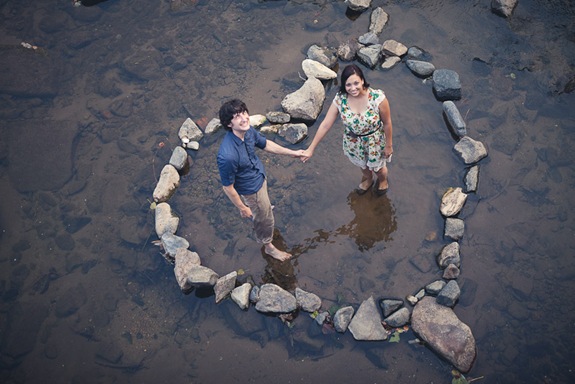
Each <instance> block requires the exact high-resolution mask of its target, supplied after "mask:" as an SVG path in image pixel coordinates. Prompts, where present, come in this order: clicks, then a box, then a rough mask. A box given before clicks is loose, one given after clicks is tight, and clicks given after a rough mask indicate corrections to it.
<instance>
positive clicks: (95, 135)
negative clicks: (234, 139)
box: [0, 0, 575, 383]
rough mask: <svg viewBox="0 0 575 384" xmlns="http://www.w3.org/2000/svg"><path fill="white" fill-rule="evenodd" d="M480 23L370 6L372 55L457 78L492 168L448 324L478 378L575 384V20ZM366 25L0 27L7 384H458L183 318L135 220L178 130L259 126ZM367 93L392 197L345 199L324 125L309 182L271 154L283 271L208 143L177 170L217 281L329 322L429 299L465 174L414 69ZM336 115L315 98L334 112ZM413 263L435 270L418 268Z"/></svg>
mask: <svg viewBox="0 0 575 384" xmlns="http://www.w3.org/2000/svg"><path fill="white" fill-rule="evenodd" d="M488 3H489V2H487V3H474V4H467V3H461V2H447V3H446V2H442V1H427V2H424V3H421V2H414V1H402V2H399V3H394V4H391V3H387V2H377V1H374V2H373V5H374V6H376V5H377V6H379V5H382V6H383V8H384V9H385V10H386V12H387V13H389V14H390V22H389V24H388V26H387V27H386V29H385V31H384V34H383V35H382V36H384V37H385V38H386V39H387V38H393V39H395V40H398V41H400V42H402V43H404V44H406V45H408V46H411V45H417V46H420V47H422V48H424V49H426V50H427V51H428V52H429V53H430V54H431V56H432V61H433V62H434V64H435V65H436V66H437V67H439V68H449V69H453V70H456V71H457V72H458V73H459V75H460V77H461V79H462V84H463V90H464V94H463V98H462V100H461V101H459V102H458V103H457V105H458V107H459V109H460V111H461V112H462V114H463V115H464V117H465V119H466V122H467V125H468V132H469V134H470V136H471V137H473V138H474V139H477V140H480V141H482V142H483V143H484V144H485V145H486V146H487V147H488V150H489V157H488V158H487V159H485V161H484V162H482V163H481V169H480V183H479V190H478V192H477V194H476V195H475V196H473V198H472V199H470V201H469V202H468V204H467V206H466V209H465V210H464V212H463V215H464V216H465V217H464V219H465V221H466V233H465V235H464V238H463V240H462V242H461V246H462V258H463V261H462V264H463V270H462V277H461V279H460V285H461V287H462V297H461V299H460V302H459V304H458V305H457V306H456V308H455V311H456V313H457V315H458V316H459V317H460V318H461V319H462V320H463V321H464V322H466V323H467V324H469V325H470V327H471V329H472V330H473V332H474V335H475V337H476V340H477V345H478V358H477V361H476V363H475V365H474V368H473V370H472V371H471V372H470V374H469V377H477V376H485V381H486V382H487V381H488V382H570V381H573V372H572V370H571V365H572V364H571V362H572V361H573V358H574V356H573V355H574V354H573V352H572V348H571V346H572V345H573V342H574V341H575V340H573V335H574V334H575V333H573V332H571V331H572V328H573V326H572V321H571V313H572V312H573V308H572V307H573V306H572V304H570V303H569V301H568V300H565V296H564V292H569V291H570V289H571V288H573V284H574V281H575V280H574V279H575V274H574V273H573V271H574V270H575V268H574V265H573V261H572V258H571V257H570V255H571V254H572V248H573V240H572V232H573V228H574V223H573V209H572V208H571V207H573V206H574V203H575V202H574V201H573V198H572V197H571V194H570V193H569V192H568V191H569V186H570V185H572V184H573V180H574V174H573V169H572V166H571V164H572V163H573V160H574V159H573V155H572V151H571V150H570V148H571V147H572V145H570V144H572V143H573V133H572V129H571V128H572V126H573V123H574V121H575V116H574V115H573V108H572V105H573V97H574V96H573V94H572V93H569V92H568V91H569V90H570V86H569V84H571V83H570V82H571V81H572V79H573V72H572V68H573V67H574V65H575V63H574V61H575V48H574V45H573V44H574V43H573V41H574V39H573V36H574V30H573V23H572V20H573V16H574V14H575V9H574V8H573V6H572V4H571V3H565V2H561V1H552V2H540V1H527V0H522V1H521V2H520V3H519V6H518V7H517V9H516V10H515V12H514V15H513V17H512V18H511V19H509V20H505V19H502V18H500V17H497V16H495V15H493V14H491V12H490V10H489V4H488ZM368 16H369V13H364V14H361V15H353V17H352V16H350V15H348V14H346V6H345V4H344V3H342V2H339V1H265V2H262V1H248V2H236V1H207V0H178V1H166V2H155V1H117V0H109V1H106V2H102V3H100V4H97V5H94V6H90V7H73V5H72V1H68V2H56V1H50V2H48V3H41V4H40V3H38V2H31V1H18V2H15V1H8V2H4V3H3V4H2V5H0V19H1V23H0V25H1V26H2V27H0V28H1V29H2V32H3V33H2V34H1V35H2V37H1V38H0V52H1V54H2V57H3V60H2V63H0V68H1V69H2V71H1V73H2V75H0V100H1V103H0V116H1V119H0V191H1V197H2V199H1V203H0V212H1V214H0V227H1V231H0V271H1V272H0V297H1V298H2V301H1V302H0V338H1V341H2V342H1V343H0V345H2V347H0V378H1V379H2V381H3V382H36V381H38V379H44V378H47V377H58V378H59V379H60V380H62V381H76V380H78V381H79V380H82V381H86V380H88V381H99V382H101V381H105V382H109V381H122V382H136V381H137V382H142V381H158V382H159V381H165V380H166V378H170V380H172V381H178V382H179V381H193V382H195V381H198V382H214V381H225V382H247V381H271V380H273V381H279V382H293V381H295V380H298V381H318V380H320V379H321V380H322V381H334V382H351V381H352V380H353V381H367V380H370V381H378V379H375V378H379V381H386V382H387V381H390V382H413V383H428V382H445V381H448V380H450V378H451V374H450V369H451V367H450V366H449V365H448V364H446V363H444V362H442V361H440V360H439V359H438V358H437V357H436V356H435V355H433V354H432V353H431V352H429V350H427V349H426V348H424V347H419V346H415V345H411V344H408V343H407V340H408V339H409V338H413V337H414V335H412V334H410V333H409V332H408V333H407V334H404V335H402V338H401V341H400V343H398V344H390V343H358V342H355V341H354V340H353V339H352V338H351V336H350V335H349V334H345V335H339V334H333V333H330V332H329V330H326V329H322V328H321V327H317V326H316V325H315V324H314V322H313V320H312V319H310V318H308V317H307V316H303V315H300V316H299V317H298V318H297V319H296V322H295V327H293V328H288V327H286V326H284V325H283V324H282V323H281V322H280V321H279V320H277V318H272V317H266V316H261V315H260V314H258V313H255V311H254V310H250V311H248V312H242V311H239V310H238V309H237V308H235V307H234V306H233V305H231V303H229V302H224V303H222V304H220V305H217V306H216V305H215V304H214V303H213V300H212V298H211V297H209V296H208V297H204V296H206V295H209V293H208V294H203V293H197V294H196V293H194V294H191V295H187V296H186V295H183V294H181V292H179V290H178V287H177V284H176V282H175V280H174V276H173V268H172V266H171V265H170V264H168V263H167V262H166V261H165V260H164V258H163V257H162V256H161V254H160V249H159V248H157V247H155V246H154V245H152V244H151V241H152V240H155V234H154V232H153V228H154V226H153V212H151V211H150V210H149V204H150V201H149V199H151V195H152V190H153V188H154V186H155V183H156V181H157V177H158V175H159V172H160V170H161V167H162V166H163V164H165V163H166V162H167V161H168V160H169V157H170V154H171V151H172V149H173V148H174V146H175V145H177V144H178V138H177V129H178V128H179V126H180V125H181V123H182V122H183V121H184V120H185V118H187V117H191V118H193V119H194V120H195V121H196V122H197V123H198V124H199V125H200V126H201V127H205V125H206V124H207V122H208V121H209V120H210V119H211V118H212V117H213V116H215V113H216V111H217V109H218V108H219V105H220V104H221V102H222V101H223V100H225V99H227V98H230V97H241V98H242V99H244V101H246V103H247V104H248V106H250V111H251V112H252V113H265V112H267V111H270V110H279V109H280V102H281V100H282V98H283V96H284V95H285V94H287V93H289V92H292V91H293V90H295V89H296V88H297V87H299V84H300V79H299V74H298V72H301V67H300V65H301V61H302V59H303V58H304V55H305V51H306V50H307V48H308V47H309V46H310V45H311V44H320V45H323V44H328V45H334V46H335V45H337V43H338V42H341V41H344V40H346V39H348V38H351V37H357V36H359V35H361V34H363V33H365V32H366V31H367V28H368V26H369V17H368ZM22 42H26V43H29V44H30V45H32V46H36V47H37V48H38V49H34V48H26V47H24V46H23V45H21V43H22ZM367 76H368V79H369V80H370V82H371V83H372V84H374V85H377V86H378V87H381V88H383V89H384V90H385V92H386V94H387V95H388V97H389V99H390V103H391V110H392V118H393V121H394V136H395V137H394V139H395V140H394V147H395V152H396V154H395V155H394V160H393V162H392V164H391V167H390V186H391V189H390V192H389V193H388V195H387V196H386V197H385V198H384V199H383V200H382V199H375V197H373V196H362V197H365V199H358V198H357V196H355V195H353V194H350V192H351V191H352V190H353V189H354V188H355V187H356V185H357V184H358V182H359V178H360V174H359V172H358V171H357V169H355V168H354V167H353V166H352V165H351V164H349V163H348V162H347V160H346V159H345V157H344V156H343V154H342V152H341V138H340V136H339V135H340V133H339V132H335V131H336V130H337V129H338V127H337V125H336V126H335V127H334V129H333V131H334V132H331V133H330V134H329V136H328V137H327V138H326V139H325V140H324V141H323V142H322V144H321V145H320V147H319V148H318V150H317V151H316V154H315V156H314V158H313V161H311V162H310V163H309V164H306V165H305V166H304V165H303V164H301V163H299V162H297V161H294V160H291V159H283V158H280V159H278V158H277V157H272V156H266V155H265V154H264V155H262V159H263V160H264V161H265V163H266V168H267V170H268V173H269V176H270V194H271V198H272V200H273V203H274V204H275V206H276V218H277V224H278V231H279V234H280V235H281V237H282V239H283V241H284V242H285V246H286V248H288V249H291V250H292V251H294V253H296V254H297V258H296V259H295V260H294V261H293V262H291V263H288V264H287V265H278V264H275V263H274V262H273V260H268V259H266V258H264V257H263V256H262V254H261V251H260V250H259V248H258V247H257V246H256V245H255V244H254V242H253V240H252V239H251V237H250V236H251V233H250V227H249V225H246V223H245V222H244V221H242V220H241V219H240V218H239V215H237V213H236V212H235V211H234V209H233V207H232V206H231V205H230V203H229V202H228V201H227V199H226V197H225V196H224V195H223V192H222V191H221V188H220V184H219V177H218V174H217V169H216V166H215V161H214V159H215V152H216V151H217V146H218V143H219V139H220V138H221V134H220V133H218V134H216V135H214V136H213V137H208V138H206V139H204V140H203V141H202V143H201V146H202V148H201V150H200V151H199V152H197V153H191V156H192V158H193V161H194V166H193V167H192V169H191V171H190V173H189V174H188V175H186V176H185V177H183V179H182V186H181V187H180V188H179V190H178V194H177V196H174V198H173V199H172V200H171V201H170V203H171V204H172V206H173V208H174V210H175V211H176V212H178V214H179V215H180V216H181V223H180V229H179V234H180V235H181V236H184V237H186V238H187V239H189V240H190V243H191V244H192V245H191V248H192V249H193V250H195V251H197V252H198V253H199V254H200V256H201V257H202V260H204V261H205V263H206V264H207V265H209V266H210V267H212V268H213V269H214V270H216V271H219V272H221V273H222V274H223V273H227V272H228V271H231V270H237V269H240V268H242V269H244V270H245V271H246V273H247V274H249V275H251V276H252V277H253V279H254V280H255V281H256V282H264V281H266V282H267V281H274V282H277V283H279V284H281V285H284V286H286V287H289V286H295V285H297V286H300V287H302V288H304V289H308V290H310V291H313V292H315V293H317V294H319V295H320V296H321V297H322V299H324V306H326V307H330V306H332V305H338V304H341V303H352V304H354V305H355V304H358V303H359V302H360V301H362V300H363V299H365V298H366V297H367V296H369V295H370V294H374V295H375V296H376V297H382V296H396V297H404V296H405V295H406V294H410V293H413V292H414V291H416V290H418V289H419V288H420V286H423V285H425V284H427V283H428V282H430V281H433V280H435V279H436V278H437V277H438V271H436V270H435V265H434V262H433V258H434V257H435V255H436V254H437V253H438V252H439V250H440V249H441V247H442V246H443V245H444V242H445V241H444V239H442V231H443V219H442V218H441V215H440V214H439V210H438V205H439V199H440V197H441V195H442V194H443V192H444V191H445V190H446V189H447V188H448V187H451V186H458V185H460V184H461V182H462V181H461V180H462V169H463V166H462V165H461V164H460V163H459V161H458V159H457V158H456V156H455V154H453V153H452V150H451V148H452V146H453V145H454V141H453V138H452V137H451V135H450V134H449V131H448V130H447V128H446V127H445V122H444V120H443V117H442V114H441V103H439V102H437V101H436V100H435V99H434V97H433V94H432V90H431V87H430V84H429V83H425V82H422V80H421V79H418V78H416V77H415V76H413V75H412V74H411V73H410V72H409V70H408V69H407V68H406V67H405V66H404V65H400V66H398V67H396V68H394V69H393V70H392V71H390V72H384V71H380V70H375V71H369V72H367ZM334 94H335V87H333V86H332V87H328V89H327V99H326V104H327V103H328V102H330V101H331V99H332V98H333V95H334ZM316 128H317V124H316V125H314V126H312V127H311V128H310V131H311V132H312V133H313V132H314V130H315V129H316ZM305 145H307V142H306V143H303V144H302V145H301V146H305ZM374 224H377V225H374ZM430 239H431V240H430ZM425 258H428V259H430V260H431V263H430V267H429V269H428V270H427V269H425V268H423V271H422V270H421V269H418V268H416V267H415V266H414V263H413V262H412V261H413V260H417V259H420V260H421V259H425ZM416 264H417V263H416ZM418 265H419V267H420V268H422V265H423V264H422V263H419V264H418Z"/></svg>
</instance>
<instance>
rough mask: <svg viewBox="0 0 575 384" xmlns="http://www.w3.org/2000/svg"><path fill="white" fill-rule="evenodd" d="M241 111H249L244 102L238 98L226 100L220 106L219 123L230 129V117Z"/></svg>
mask: <svg viewBox="0 0 575 384" xmlns="http://www.w3.org/2000/svg"><path fill="white" fill-rule="evenodd" d="M242 112H247V113H250V111H248V107H246V103H244V102H243V101H241V100H238V99H233V100H230V101H226V102H225V103H224V104H223V105H222V106H221V107H220V123H221V124H222V125H223V126H224V128H225V129H227V130H228V131H230V130H231V129H232V128H231V127H230V126H229V125H230V123H231V122H232V119H233V118H234V116H235V115H236V114H238V113H242Z"/></svg>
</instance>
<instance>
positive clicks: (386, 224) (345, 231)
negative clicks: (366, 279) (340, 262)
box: [291, 192, 397, 257]
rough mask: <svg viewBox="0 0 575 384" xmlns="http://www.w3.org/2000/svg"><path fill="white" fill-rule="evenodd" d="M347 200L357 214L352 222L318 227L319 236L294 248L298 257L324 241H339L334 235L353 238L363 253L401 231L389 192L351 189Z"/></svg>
mask: <svg viewBox="0 0 575 384" xmlns="http://www.w3.org/2000/svg"><path fill="white" fill-rule="evenodd" d="M347 203H348V205H349V206H350V208H351V210H352V211H353V213H354V215H355V216H354V218H353V219H352V220H351V221H350V222H349V223H347V224H344V225H342V226H340V227H339V228H336V229H335V230H333V231H325V230H323V229H317V230H315V231H314V232H315V233H316V236H314V237H311V238H308V239H306V240H305V243H304V245H299V246H296V247H294V249H292V251H291V252H292V254H293V255H294V256H296V257H297V256H299V255H301V254H303V253H305V252H306V251H307V250H309V249H315V248H316V247H317V245H318V244H320V243H333V242H334V241H335V240H333V239H330V238H333V237H337V236H346V237H350V238H352V239H353V240H354V242H355V244H357V247H358V249H359V250H360V251H361V252H365V251H369V250H370V249H371V248H372V247H373V246H374V245H375V244H377V243H378V242H380V241H390V240H393V238H392V237H391V234H392V233H393V232H395V231H396V230H397V220H396V217H395V208H394V207H393V206H392V205H391V201H390V200H389V197H388V196H387V195H384V196H380V197H375V196H371V195H370V194H367V195H362V196H360V195H358V194H357V193H356V192H351V193H350V194H349V195H348V196H347Z"/></svg>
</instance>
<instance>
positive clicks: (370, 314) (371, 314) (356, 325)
mask: <svg viewBox="0 0 575 384" xmlns="http://www.w3.org/2000/svg"><path fill="white" fill-rule="evenodd" d="M348 328H349V331H350V332H351V334H352V335H353V338H354V339H356V340H387V336H388V333H387V331H386V330H385V328H384V327H383V325H382V324H381V314H380V313H379V310H378V309H377V305H376V304H375V300H374V299H373V296H370V298H369V299H367V300H365V301H364V302H363V303H361V305H360V306H359V308H358V309H357V312H356V313H355V316H354V317H353V319H351V322H350V323H349V327H348Z"/></svg>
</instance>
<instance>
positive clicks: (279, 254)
mask: <svg viewBox="0 0 575 384" xmlns="http://www.w3.org/2000/svg"><path fill="white" fill-rule="evenodd" d="M264 247H265V253H266V255H269V256H271V257H273V258H274V259H276V260H279V261H285V260H288V259H289V258H291V255H290V254H289V253H287V252H284V251H280V250H279V249H277V248H276V247H275V245H273V244H272V243H267V244H266V245H265V246H264Z"/></svg>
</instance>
